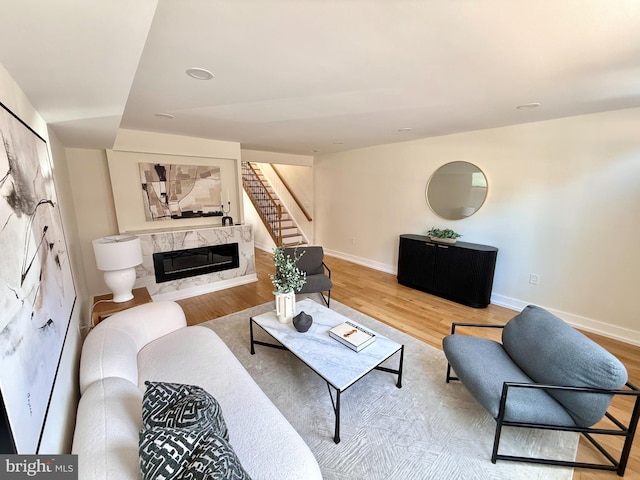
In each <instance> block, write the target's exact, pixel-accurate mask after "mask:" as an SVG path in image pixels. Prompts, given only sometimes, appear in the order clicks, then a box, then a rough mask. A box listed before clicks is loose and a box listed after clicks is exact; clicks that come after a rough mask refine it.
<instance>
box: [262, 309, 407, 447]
mask: <svg viewBox="0 0 640 480" xmlns="http://www.w3.org/2000/svg"><path fill="white" fill-rule="evenodd" d="M302 311H304V312H306V313H307V314H309V315H311V316H312V317H313V324H312V325H311V328H310V329H309V330H308V331H307V332H304V333H300V332H298V331H297V330H296V329H295V327H294V326H293V324H292V323H281V322H279V321H278V318H277V317H276V312H275V310H273V311H271V312H267V313H263V314H261V315H256V316H255V317H251V318H250V319H249V329H250V333H251V355H254V354H255V348H254V347H255V345H262V346H265V347H271V348H279V349H282V350H288V351H290V352H291V353H293V354H294V355H295V356H296V357H297V358H298V359H299V360H300V361H302V362H303V363H304V364H305V365H307V366H308V367H309V368H311V370H313V371H314V372H316V373H317V374H318V375H320V377H322V379H323V380H324V381H325V382H327V388H328V389H329V395H330V397H331V403H332V405H333V411H334V413H335V433H334V437H333V441H334V442H335V443H340V396H341V394H342V392H344V391H345V390H346V389H348V388H349V387H350V386H351V385H353V384H354V383H356V382H357V381H358V380H360V379H361V378H362V377H364V376H365V375H367V374H368V373H369V372H371V371H372V370H381V371H383V372H388V373H393V374H395V375H398V381H397V383H396V386H397V387H398V388H402V363H403V360H404V345H400V344H399V343H396V342H394V341H393V340H390V339H388V338H387V337H384V336H382V335H379V334H378V333H377V332H376V340H375V342H373V343H372V344H371V345H369V346H367V347H365V348H364V349H362V350H361V351H360V352H355V351H353V350H351V349H350V348H349V347H347V346H345V345H343V344H341V343H340V342H338V341H337V340H334V339H333V338H331V337H330V336H329V333H328V332H329V329H331V328H333V327H335V326H336V325H339V324H341V323H342V322H345V321H347V320H349V321H350V322H352V323H355V324H357V325H359V324H358V323H357V322H354V321H353V320H351V319H349V318H347V317H345V316H343V315H340V314H339V313H337V312H335V311H333V310H330V309H329V308H327V307H325V306H324V305H320V304H319V303H317V302H314V301H313V300H311V299H305V300H302V301H300V302H297V303H296V312H297V313H300V312H302ZM254 324H255V325H258V326H259V327H260V328H262V330H264V331H265V332H267V333H268V334H269V335H270V336H271V337H273V338H274V339H275V340H276V341H277V342H278V343H279V344H273V343H268V342H262V341H258V340H256V339H255V338H254V335H253V326H254ZM365 328H368V327H365ZM398 352H400V359H399V364H398V368H397V369H396V370H394V369H390V368H386V367H381V366H380V364H381V363H383V362H384V361H385V360H387V359H388V358H390V357H391V356H393V355H394V354H396V353H398ZM332 388H333V389H334V390H335V391H336V394H335V400H334V395H333V392H332V390H331V389H332Z"/></svg>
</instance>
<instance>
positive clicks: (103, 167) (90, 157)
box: [67, 148, 118, 325]
mask: <svg viewBox="0 0 640 480" xmlns="http://www.w3.org/2000/svg"><path fill="white" fill-rule="evenodd" d="M67 161H68V163H69V178H70V180H71V184H72V185H73V205H74V207H75V213H76V218H77V219H78V225H79V226H80V231H79V233H78V237H79V247H80V248H79V249H80V252H81V255H82V259H83V265H84V273H85V277H86V280H85V283H86V286H87V291H88V292H89V293H90V294H91V295H92V296H93V295H97V294H101V293H107V292H109V287H107V286H106V284H105V283H104V280H103V275H102V272H100V271H99V270H98V268H97V267H96V260H95V256H94V254H93V246H92V244H91V242H92V240H94V239H96V238H100V237H104V236H107V235H113V234H115V233H118V222H117V220H116V211H115V207H114V203H113V193H112V192H111V180H110V178H109V168H108V166H107V155H106V152H105V151H104V150H91V149H82V148H68V149H67ZM85 324H86V325H90V318H89V315H87V316H86V318H85Z"/></svg>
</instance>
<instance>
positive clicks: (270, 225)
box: [242, 161, 282, 246]
mask: <svg viewBox="0 0 640 480" xmlns="http://www.w3.org/2000/svg"><path fill="white" fill-rule="evenodd" d="M242 186H243V187H244V190H245V191H246V192H247V195H248V196H249V199H250V200H251V203H253V206H254V208H255V209H256V211H257V212H258V215H260V218H261V219H262V223H264V225H265V227H266V228H267V230H268V232H269V234H270V235H271V238H272V239H273V241H274V242H275V244H276V245H278V246H279V245H282V206H281V205H280V204H279V203H278V202H276V201H275V199H274V198H273V197H272V196H271V194H270V193H269V190H268V189H267V186H266V185H265V184H264V183H263V182H262V180H261V179H260V177H259V176H258V173H257V172H256V170H255V169H254V168H253V166H252V165H251V164H250V163H249V162H244V161H243V162H242Z"/></svg>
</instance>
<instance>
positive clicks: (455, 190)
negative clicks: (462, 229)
mask: <svg viewBox="0 0 640 480" xmlns="http://www.w3.org/2000/svg"><path fill="white" fill-rule="evenodd" d="M426 197H427V203H428V204H429V207H431V210H433V211H434V212H435V213H436V214H437V215H439V216H441V217H442V218H446V219H448V220H460V219H462V218H467V217H470V216H471V215H473V214H474V213H476V212H477V211H478V210H480V207H481V206H482V204H483V203H484V201H485V199H486V198H487V177H485V175H484V173H483V172H482V170H480V169H479V168H478V167H476V166H475V165H474V164H473V163H469V162H451V163H447V164H445V165H443V166H441V167H440V168H439V169H438V170H436V171H435V173H434V174H433V175H432V176H431V178H430V179H429V183H427V191H426Z"/></svg>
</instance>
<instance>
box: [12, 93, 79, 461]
mask: <svg viewBox="0 0 640 480" xmlns="http://www.w3.org/2000/svg"><path fill="white" fill-rule="evenodd" d="M0 139H1V143H0V281H1V284H0V287H1V288H2V292H0V311H1V312H2V315H1V316H0V394H1V395H2V401H3V403H4V407H5V410H6V411H5V412H4V414H5V415H6V418H4V419H2V420H4V422H1V424H4V425H5V427H6V426H7V423H8V429H9V430H10V431H9V432H3V434H4V436H5V438H6V435H7V433H8V435H9V436H10V437H11V439H12V440H11V441H12V443H13V445H14V450H15V453H26V454H28V453H37V450H38V446H39V442H40V438H41V435H42V429H43V425H44V421H45V417H46V414H47V408H48V405H49V399H50V397H51V393H52V389H53V384H54V381H55V376H56V373H57V368H58V365H59V362H60V356H61V354H62V347H63V345H64V340H65V337H66V334H67V330H68V327H69V321H70V319H71V313H72V310H73V307H74V304H75V299H76V291H75V286H74V284H73V277H72V275H71V266H70V263H69V255H68V252H67V246H66V242H65V238H64V232H63V230H62V219H61V215H60V210H59V205H58V200H57V197H56V191H55V186H54V181H53V171H52V165H51V162H50V159H49V155H48V149H47V144H46V142H45V141H44V140H43V139H42V138H41V137H40V136H38V135H37V134H36V133H34V132H33V131H32V130H31V129H30V128H28V127H27V126H26V125H25V124H24V123H22V122H21V121H20V120H19V119H18V118H17V117H15V116H14V115H13V114H12V113H11V112H10V111H8V110H7V109H6V108H5V107H4V105H2V104H0ZM7 421H8V422H7Z"/></svg>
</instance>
